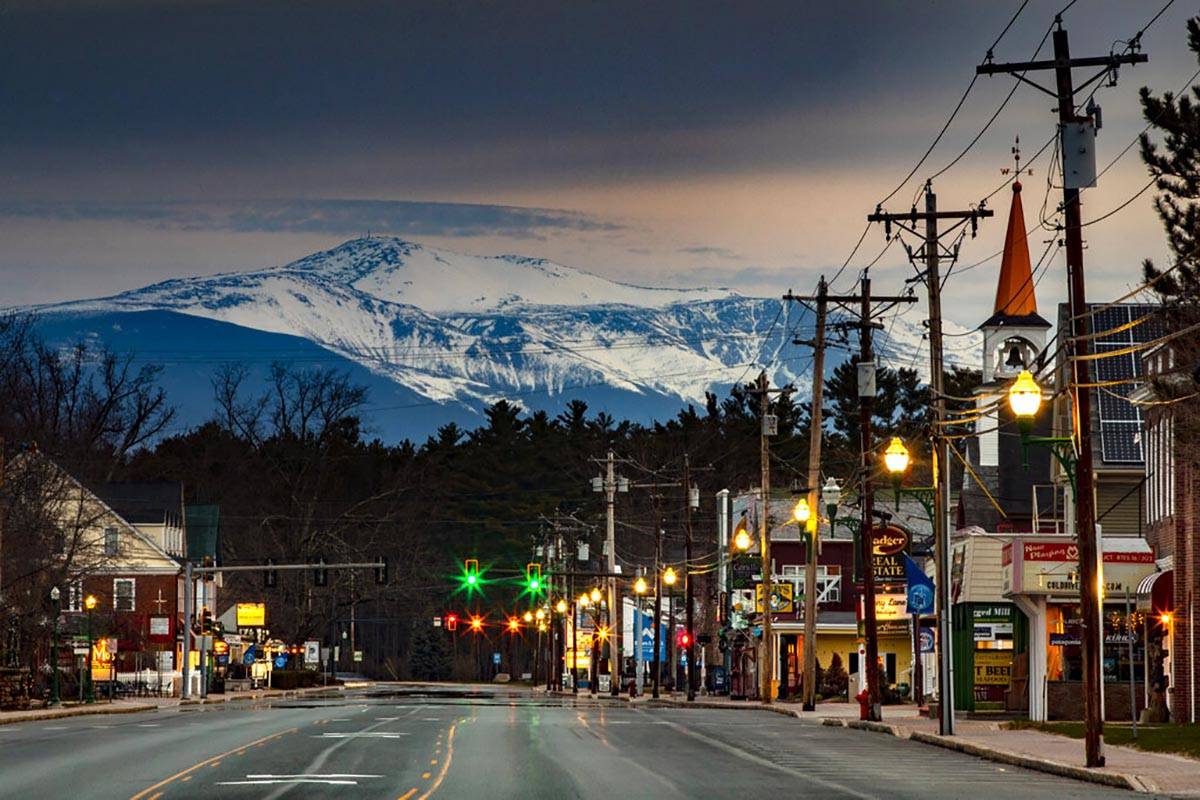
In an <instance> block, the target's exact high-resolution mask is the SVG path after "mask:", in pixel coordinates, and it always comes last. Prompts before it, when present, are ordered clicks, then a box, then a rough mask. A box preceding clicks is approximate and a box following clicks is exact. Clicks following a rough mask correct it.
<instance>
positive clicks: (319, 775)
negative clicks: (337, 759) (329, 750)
mask: <svg viewBox="0 0 1200 800" xmlns="http://www.w3.org/2000/svg"><path fill="white" fill-rule="evenodd" d="M246 777H247V778H254V779H260V778H382V777H383V776H382V775H368V774H367V773H364V772H328V773H309V772H299V773H296V774H293V775H272V774H269V773H268V774H265V775H247V776H246Z"/></svg>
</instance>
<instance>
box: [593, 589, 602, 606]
mask: <svg viewBox="0 0 1200 800" xmlns="http://www.w3.org/2000/svg"><path fill="white" fill-rule="evenodd" d="M601 596H602V595H601V594H600V590H599V589H598V588H593V589H592V594H591V597H592V602H593V603H599V602H600V598H601Z"/></svg>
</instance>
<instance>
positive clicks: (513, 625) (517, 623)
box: [508, 617, 521, 633]
mask: <svg viewBox="0 0 1200 800" xmlns="http://www.w3.org/2000/svg"><path fill="white" fill-rule="evenodd" d="M519 630H521V620H519V619H517V618H516V617H509V618H508V632H509V633H516V632H517V631H519Z"/></svg>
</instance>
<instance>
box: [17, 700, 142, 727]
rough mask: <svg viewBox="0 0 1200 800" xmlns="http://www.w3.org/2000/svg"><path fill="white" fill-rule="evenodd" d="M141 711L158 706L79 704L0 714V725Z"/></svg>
mask: <svg viewBox="0 0 1200 800" xmlns="http://www.w3.org/2000/svg"><path fill="white" fill-rule="evenodd" d="M142 711H158V706H146V705H137V706H79V707H78V708H64V709H57V710H55V709H45V710H43V711H40V712H38V713H36V714H26V715H24V716H20V717H2V716H0V725H17V724H20V723H22V722H45V721H46V720H48V719H66V718H68V717H91V716H97V715H102V714H137V713H139V712H142Z"/></svg>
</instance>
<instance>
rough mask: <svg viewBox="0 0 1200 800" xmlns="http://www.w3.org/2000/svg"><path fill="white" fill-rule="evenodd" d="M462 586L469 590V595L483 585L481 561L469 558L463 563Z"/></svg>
mask: <svg viewBox="0 0 1200 800" xmlns="http://www.w3.org/2000/svg"><path fill="white" fill-rule="evenodd" d="M461 580H462V585H463V588H465V589H466V590H467V594H471V593H472V592H474V591H475V590H476V589H479V588H481V587H482V585H483V579H482V578H481V577H480V575H479V559H477V558H468V559H467V560H465V561H464V562H463V574H462V579H461Z"/></svg>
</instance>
